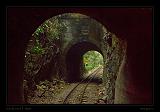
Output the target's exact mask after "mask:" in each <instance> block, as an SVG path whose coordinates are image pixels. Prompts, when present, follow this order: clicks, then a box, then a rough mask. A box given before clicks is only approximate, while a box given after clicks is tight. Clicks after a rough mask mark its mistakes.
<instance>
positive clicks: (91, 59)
mask: <svg viewBox="0 0 160 112" xmlns="http://www.w3.org/2000/svg"><path fill="white" fill-rule="evenodd" d="M83 62H84V65H85V69H86V71H87V72H88V71H90V70H92V69H94V68H96V67H98V66H100V65H103V56H102V55H101V54H100V53H99V52H97V51H88V52H87V53H85V54H84V55H83Z"/></svg>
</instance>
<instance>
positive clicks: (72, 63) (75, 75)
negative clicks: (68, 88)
mask: <svg viewBox="0 0 160 112" xmlns="http://www.w3.org/2000/svg"><path fill="white" fill-rule="evenodd" d="M91 50H95V51H98V52H99V53H101V54H102V56H103V53H102V51H101V50H100V48H98V47H97V46H96V45H95V44H93V43H91V42H87V41H84V42H79V43H77V44H74V45H73V46H72V47H71V48H70V49H69V50H68V52H67V55H66V65H67V80H68V81H78V80H80V76H81V75H82V74H83V73H82V71H81V70H80V69H83V67H82V61H83V57H82V56H83V55H84V54H85V53H86V52H87V51H91Z"/></svg>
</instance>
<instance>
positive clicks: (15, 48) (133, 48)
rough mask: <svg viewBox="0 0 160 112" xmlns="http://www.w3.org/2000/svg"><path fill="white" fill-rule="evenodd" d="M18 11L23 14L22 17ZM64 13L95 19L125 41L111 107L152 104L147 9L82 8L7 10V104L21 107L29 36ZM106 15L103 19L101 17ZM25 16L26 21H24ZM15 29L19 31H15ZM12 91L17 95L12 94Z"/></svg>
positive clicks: (150, 32)
mask: <svg viewBox="0 0 160 112" xmlns="http://www.w3.org/2000/svg"><path fill="white" fill-rule="evenodd" d="M22 11H23V12H25V13H22ZM66 12H78V13H82V14H86V15H88V16H91V17H93V18H96V19H97V20H98V21H100V22H101V23H103V24H104V25H106V26H108V28H109V29H110V31H112V32H115V33H116V34H117V35H118V37H119V38H123V39H125V40H126V41H127V52H126V55H125V56H124V57H123V62H122V64H121V67H120V70H119V72H118V77H117V80H116V87H115V89H116V90H115V103H120V104H152V103H153V80H152V79H153V74H152V9H151V8H135V9H134V8H129V9H125V8H106V9H105V8H102V9H99V10H97V9H94V8H93V9H92V8H86V9H85V10H84V9H78V8H77V9H76V8H68V9H66V11H64V10H62V9H61V8H57V9H52V8H49V9H48V10H47V13H46V12H45V10H44V9H36V8H35V9H34V8H31V9H26V8H22V10H21V11H20V10H19V8H8V10H7V13H8V21H7V25H8V30H7V33H8V35H7V36H8V37H7V38H8V40H9V41H8V88H7V89H8V93H7V94H8V95H7V103H8V104H20V103H22V104H23V103H24V98H23V97H24V96H23V86H22V85H23V75H24V74H23V72H24V71H23V70H24V68H23V66H22V65H23V64H24V55H25V49H26V45H27V42H28V41H29V39H30V38H29V37H30V35H31V34H32V33H33V31H34V30H35V28H37V26H39V25H40V23H41V22H42V21H44V20H47V19H48V18H50V17H51V16H53V15H57V14H59V13H66ZM106 14H107V16H104V15H106ZM31 15H32V16H31ZM39 15H41V17H42V18H39ZM26 16H27V17H28V18H26ZM14 17H15V18H14ZM37 18H39V19H37ZM117 18H118V19H117ZM24 21H28V22H24ZM24 26H25V27H24ZM16 29H20V30H18V31H17V30H16ZM24 31H25V32H24ZM22 37H23V38H22ZM142 43H143V44H142ZM73 49H74V48H73ZM72 53H73V52H72V51H71V54H72ZM69 54H70V53H69ZM15 63H17V66H15ZM144 65H146V66H144ZM137 77H138V78H137ZM17 79H19V81H17ZM15 89H16V90H17V91H15Z"/></svg>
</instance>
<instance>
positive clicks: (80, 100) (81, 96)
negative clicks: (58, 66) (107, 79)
mask: <svg viewBox="0 0 160 112" xmlns="http://www.w3.org/2000/svg"><path fill="white" fill-rule="evenodd" d="M100 69H101V67H99V68H97V69H96V70H95V71H94V72H92V73H90V75H88V76H87V77H86V78H85V79H83V80H82V81H81V82H79V83H78V84H76V85H75V86H74V87H73V89H71V91H70V92H69V93H68V94H67V96H66V97H65V98H64V101H63V104H72V103H71V102H73V100H76V104H84V103H85V102H86V101H87V98H86V97H87V95H86V94H85V91H86V89H87V87H88V85H89V84H90V83H91V81H92V79H93V78H94V77H95V76H96V74H97V72H99V70H100ZM77 93H78V94H77ZM76 94H77V95H76Z"/></svg>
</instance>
